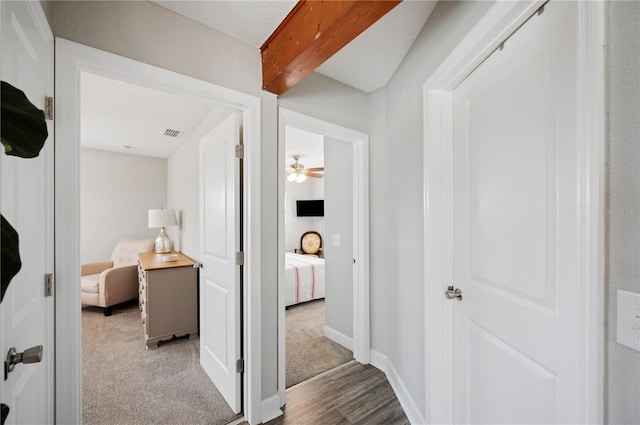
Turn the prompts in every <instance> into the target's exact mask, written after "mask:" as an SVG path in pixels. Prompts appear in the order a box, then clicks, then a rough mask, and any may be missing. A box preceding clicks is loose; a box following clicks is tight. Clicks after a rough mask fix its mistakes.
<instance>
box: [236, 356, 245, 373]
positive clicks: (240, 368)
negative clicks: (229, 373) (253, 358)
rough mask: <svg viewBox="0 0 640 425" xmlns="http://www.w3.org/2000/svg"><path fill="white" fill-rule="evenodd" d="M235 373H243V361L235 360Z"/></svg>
mask: <svg viewBox="0 0 640 425" xmlns="http://www.w3.org/2000/svg"><path fill="white" fill-rule="evenodd" d="M236 373H244V359H238V360H236Z"/></svg>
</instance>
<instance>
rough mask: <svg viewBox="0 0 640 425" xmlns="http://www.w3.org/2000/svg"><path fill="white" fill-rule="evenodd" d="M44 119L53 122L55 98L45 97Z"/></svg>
mask: <svg viewBox="0 0 640 425" xmlns="http://www.w3.org/2000/svg"><path fill="white" fill-rule="evenodd" d="M44 117H45V119H48V120H53V97H51V96H45V98H44Z"/></svg>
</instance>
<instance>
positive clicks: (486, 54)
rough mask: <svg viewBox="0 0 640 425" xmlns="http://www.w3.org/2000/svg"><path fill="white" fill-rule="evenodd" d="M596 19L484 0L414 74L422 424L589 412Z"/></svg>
mask: <svg viewBox="0 0 640 425" xmlns="http://www.w3.org/2000/svg"><path fill="white" fill-rule="evenodd" d="M602 17H603V15H602V8H601V7H600V6H598V5H595V4H594V5H591V4H587V3H584V4H583V3H553V2H550V3H548V4H544V3H543V2H540V3H531V4H526V5H525V4H520V5H515V4H511V5H506V4H502V5H496V6H494V7H493V8H492V9H490V11H489V12H488V13H487V15H486V16H485V18H483V19H482V20H481V22H479V23H478V25H477V26H476V27H475V28H474V29H473V30H472V31H471V33H470V34H469V35H468V36H467V37H466V38H465V40H464V41H463V42H462V43H461V44H460V45H459V46H458V47H457V48H456V49H455V50H454V51H453V52H452V54H451V56H450V57H449V58H448V59H447V60H445V61H444V63H443V64H442V66H441V67H440V68H439V69H438V70H437V71H436V72H435V73H434V75H433V76H432V77H431V78H430V79H429V80H428V81H427V82H426V83H425V85H424V99H425V100H424V101H425V105H424V110H425V117H424V120H425V152H424V164H425V201H426V205H427V210H426V216H425V247H426V250H425V251H426V253H425V280H426V282H425V283H426V289H425V305H426V309H425V319H426V323H425V330H426V335H425V342H426V347H425V351H426V353H427V358H428V359H429V362H428V364H427V368H426V369H427V376H426V381H425V385H426V387H427V388H428V391H427V394H429V395H428V399H427V400H426V401H427V406H428V409H427V410H428V412H429V421H430V422H432V423H457V422H460V423H469V422H484V423H488V422H491V423H505V422H508V423H513V422H521V421H523V420H533V421H535V422H545V423H565V422H572V423H587V422H601V420H602V419H601V413H602V410H601V404H602V399H601V397H599V396H598V388H602V386H601V385H602V383H601V381H600V379H601V376H602V374H601V367H602V366H601V365H600V364H599V363H600V362H599V358H600V357H599V356H600V354H601V353H602V347H603V343H602V332H601V330H600V329H601V323H602V316H601V314H602V313H601V312H602V306H603V303H602V298H601V295H600V294H601V288H602V281H601V277H600V276H602V273H601V267H602V264H603V259H602V252H601V250H600V248H599V247H602V246H603V245H602V242H601V240H600V236H601V235H602V229H603V217H604V211H603V205H604V204H603V193H604V192H603V190H602V188H603V181H602V175H603V173H602V170H603V166H604V161H603V154H602V153H603V152H604V150H603V149H602V147H603V146H604V141H603V138H602V134H603V133H601V129H602V127H601V126H602V123H603V122H604V120H603V116H602V111H604V108H602V103H601V102H602V93H603V92H602V79H601V78H602V74H601V72H602V52H601V46H602V44H601V36H602V32H601V31H602V28H603V27H602V22H603V21H602ZM565 31H566V33H565ZM543 34H544V35H543ZM525 46H526V47H525ZM504 60H506V61H507V62H502V61H504ZM491 69H493V70H494V71H495V72H494V73H493V76H492V77H488V74H487V73H486V72H487V70H491ZM536 69H538V71H539V72H538V73H536V74H535V75H532V72H533V71H534V70H536ZM489 72H490V71H489ZM492 78H495V79H493V80H492ZM529 85H531V86H529ZM536 85H537V89H535V90H530V89H531V87H535V86H536ZM481 87H483V88H484V90H483V89H480V90H479V91H477V90H478V89H479V88H481ZM469 90H471V91H473V92H474V93H473V94H471V95H470V92H469ZM581 99H582V101H581ZM483 102H485V104H484V105H483ZM487 102H488V103H487ZM591 102H593V104H594V105H595V106H594V107H592V108H591V107H589V108H581V107H580V105H581V103H582V104H589V105H590V106H591V105H592V104H591ZM536 103H538V104H544V107H542V108H537V110H536V112H535V113H533V114H532V112H533V111H528V108H530V107H533V105H534V104H536ZM509 105H511V108H508V106H509ZM505 107H507V108H508V109H509V110H505V109H504V108H505ZM500 111H502V112H501V113H500ZM527 111H528V112H527ZM494 112H498V114H499V115H501V116H500V119H499V120H496V117H492V118H489V117H485V118H487V119H486V120H482V121H483V123H484V122H493V125H492V126H491V128H489V127H484V125H483V124H480V123H479V122H477V121H475V120H477V119H478V117H479V115H478V114H480V115H481V114H482V113H487V114H492V113H494ZM534 117H535V118H534ZM472 124H475V125H473V128H471V125H472ZM527 126H530V128H529V130H530V131H527V130H525V128H527ZM507 140H508V141H509V142H511V143H507V144H506V145H505V142H507ZM494 143H495V144H494ZM507 145H508V146H507ZM587 158H588V159H587ZM498 159H499V161H498V162H495V161H496V160H498ZM519 161H520V162H519ZM519 165H522V167H520V166H519ZM536 175H537V178H533V177H534V176H536ZM507 199H508V201H507ZM505 201H506V202H505ZM523 206H526V208H523ZM536 227H537V228H538V229H541V230H538V231H537V233H536V234H535V235H533V234H531V233H532V232H535V228H536ZM523 242H524V243H523ZM536 244H537V245H538V248H537V249H535V248H533V246H534V245H536ZM480 260H481V261H480ZM496 260H499V261H496ZM514 267H515V268H514ZM525 270H526V271H527V272H526V273H524V274H523V272H524V271H525ZM527 279H528V281H527V283H526V284H524V283H523V282H524V281H525V280H527ZM513 325H516V326H513ZM515 328H518V330H515ZM522 329H526V330H527V331H526V332H522V331H521V330H522ZM514 330H515V331H514ZM470 350H472V351H473V355H470V354H469V351H470ZM493 362H495V363H493ZM498 365H499V366H498ZM496 383H499V385H496ZM514 387H517V390H518V391H510V389H513V388H514ZM524 394H526V397H525V396H524ZM506 399H508V400H509V401H508V402H506V401H505V400H506ZM498 400H502V402H500V404H501V408H500V409H498V410H496V409H495V406H496V405H497V403H498ZM505 406H508V408H506V409H505V408H503V407H505ZM523 418H525V419H523Z"/></svg>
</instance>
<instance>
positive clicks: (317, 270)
mask: <svg viewBox="0 0 640 425" xmlns="http://www.w3.org/2000/svg"><path fill="white" fill-rule="evenodd" d="M284 256H285V266H284V302H285V306H290V305H293V304H298V303H303V302H305V301H311V300H316V299H319V298H324V259H323V258H317V257H311V256H309V255H300V254H294V253H293V252H286V253H285V254H284Z"/></svg>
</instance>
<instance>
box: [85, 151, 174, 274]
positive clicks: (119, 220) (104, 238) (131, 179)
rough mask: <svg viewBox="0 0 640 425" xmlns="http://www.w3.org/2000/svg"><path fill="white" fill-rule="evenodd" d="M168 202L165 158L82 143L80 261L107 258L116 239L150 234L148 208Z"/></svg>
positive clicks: (91, 261)
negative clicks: (96, 147)
mask: <svg viewBox="0 0 640 425" xmlns="http://www.w3.org/2000/svg"><path fill="white" fill-rule="evenodd" d="M166 203H167V161H166V160H165V159H161V158H151V157H147V156H138V155H129V154H122V153H117V152H107V151H102V150H97V149H86V148H82V149H81V152H80V260H81V264H85V263H93V262H100V261H109V258H110V257H111V252H112V251H113V248H114V246H115V245H116V243H117V242H118V240H120V239H132V238H155V237H156V236H157V233H158V231H157V229H149V227H148V222H147V221H148V210H149V209H151V208H160V207H164V206H166Z"/></svg>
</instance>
